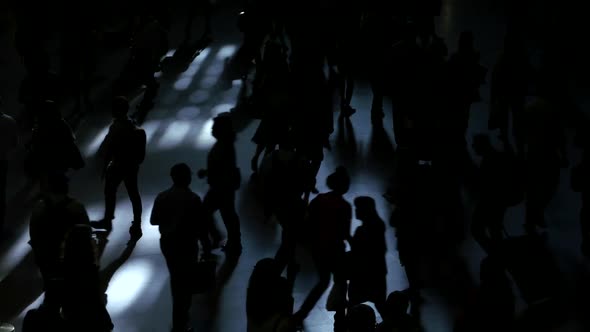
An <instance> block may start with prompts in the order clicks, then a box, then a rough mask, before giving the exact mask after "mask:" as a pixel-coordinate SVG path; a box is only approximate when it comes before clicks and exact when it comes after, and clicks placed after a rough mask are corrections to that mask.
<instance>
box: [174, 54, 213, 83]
mask: <svg viewBox="0 0 590 332" xmlns="http://www.w3.org/2000/svg"><path fill="white" fill-rule="evenodd" d="M209 53H211V51H210V50H209V49H208V48H206V49H204V50H203V51H202V52H201V54H199V55H197V57H196V58H195V59H194V60H193V62H191V64H190V65H189V66H188V68H187V69H186V70H185V71H184V72H183V73H182V74H181V77H193V76H195V75H196V74H197V73H198V72H199V69H200V68H201V65H202V64H203V61H205V59H206V58H207V56H209Z"/></svg>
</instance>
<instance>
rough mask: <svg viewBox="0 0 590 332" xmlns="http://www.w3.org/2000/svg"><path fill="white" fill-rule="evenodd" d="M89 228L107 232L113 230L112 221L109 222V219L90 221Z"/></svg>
mask: <svg viewBox="0 0 590 332" xmlns="http://www.w3.org/2000/svg"><path fill="white" fill-rule="evenodd" d="M90 227H92V228H95V229H104V230H106V231H107V232H110V231H112V230H113V221H112V220H109V219H101V220H98V221H91V222H90Z"/></svg>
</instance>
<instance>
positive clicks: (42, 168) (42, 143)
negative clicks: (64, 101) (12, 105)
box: [25, 100, 85, 191]
mask: <svg viewBox="0 0 590 332" xmlns="http://www.w3.org/2000/svg"><path fill="white" fill-rule="evenodd" d="M27 148H28V153H27V156H26V157H25V173H27V174H28V175H29V176H30V177H32V178H34V179H39V180H40V182H41V183H40V187H41V191H44V190H45V189H46V187H47V174H51V173H63V174H65V173H66V172H67V171H68V170H70V169H76V170H78V169H81V168H82V167H84V165H85V162H84V159H83V158H82V154H81V153H80V150H79V149H78V146H77V145H76V136H75V135H74V133H73V131H72V129H71V128H70V126H69V125H68V124H67V122H66V121H65V120H64V119H63V118H62V116H61V112H60V110H59V109H58V107H57V105H56V103H55V102H54V101H51V100H46V101H45V102H44V103H43V107H42V108H41V112H40V113H39V116H38V120H37V123H36V125H35V127H34V128H33V133H32V136H31V141H30V142H29V143H28V144H27Z"/></svg>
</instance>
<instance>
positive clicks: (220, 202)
mask: <svg viewBox="0 0 590 332" xmlns="http://www.w3.org/2000/svg"><path fill="white" fill-rule="evenodd" d="M235 203H236V192H235V191H234V190H232V189H221V188H209V191H208V192H207V194H206V195H205V198H204V199H203V205H204V207H205V211H206V214H207V216H210V218H209V221H208V225H207V230H206V231H205V232H204V235H203V237H202V238H201V241H202V242H203V244H204V250H205V252H206V253H207V250H210V249H211V244H210V242H209V243H207V242H208V241H209V238H208V234H209V233H210V231H211V228H212V227H214V225H213V214H214V213H215V212H216V211H217V210H219V213H220V214H221V218H222V219H223V223H224V225H225V228H226V230H227V244H226V252H227V253H229V254H232V255H238V256H239V255H240V254H241V252H242V239H241V238H242V233H241V230H240V218H239V216H238V213H237V212H236V206H235Z"/></svg>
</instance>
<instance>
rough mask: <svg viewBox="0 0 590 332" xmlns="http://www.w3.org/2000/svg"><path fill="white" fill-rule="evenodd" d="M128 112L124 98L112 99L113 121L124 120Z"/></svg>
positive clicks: (127, 104) (127, 102)
mask: <svg viewBox="0 0 590 332" xmlns="http://www.w3.org/2000/svg"><path fill="white" fill-rule="evenodd" d="M127 112H129V100H127V98H126V97H124V96H117V97H115V98H113V104H112V116H113V118H114V119H124V118H126V117H127Z"/></svg>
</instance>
